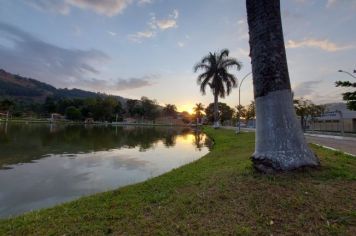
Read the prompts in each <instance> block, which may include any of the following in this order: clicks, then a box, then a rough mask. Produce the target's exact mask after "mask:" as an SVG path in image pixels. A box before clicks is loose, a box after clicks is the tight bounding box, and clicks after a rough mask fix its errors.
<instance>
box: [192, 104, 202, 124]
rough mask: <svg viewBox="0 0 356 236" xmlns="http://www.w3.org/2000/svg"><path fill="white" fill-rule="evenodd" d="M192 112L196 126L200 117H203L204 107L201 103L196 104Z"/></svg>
mask: <svg viewBox="0 0 356 236" xmlns="http://www.w3.org/2000/svg"><path fill="white" fill-rule="evenodd" d="M193 110H194V112H195V116H196V118H197V124H198V120H201V117H202V115H203V111H204V105H203V104H202V103H196V104H195V107H194V108H193ZM200 122H201V121H200Z"/></svg>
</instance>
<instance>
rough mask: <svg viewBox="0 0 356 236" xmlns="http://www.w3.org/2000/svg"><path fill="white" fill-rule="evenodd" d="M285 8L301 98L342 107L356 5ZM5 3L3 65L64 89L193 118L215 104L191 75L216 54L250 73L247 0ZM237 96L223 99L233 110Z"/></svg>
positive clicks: (354, 46) (0, 28)
mask: <svg viewBox="0 0 356 236" xmlns="http://www.w3.org/2000/svg"><path fill="white" fill-rule="evenodd" d="M281 4H282V21H283V27H284V37H285V38H284V39H285V44H286V50H287V59H288V65H289V72H290V79H291V83H292V89H293V91H294V93H295V96H296V97H304V98H306V99H310V100H312V101H313V102H315V103H316V104H320V103H332V102H342V96H341V93H342V92H343V91H344V89H341V88H336V87H335V85H334V82H335V81H336V80H348V77H347V76H346V75H344V74H342V73H338V72H337V71H338V70H339V69H343V70H346V71H353V69H354V67H355V64H353V63H352V60H353V59H354V57H353V55H354V54H355V51H356V41H354V39H355V38H356V32H352V31H351V30H350V29H352V26H353V25H355V24H356V14H355V12H356V1H354V0H350V1H340V0H339V1H336V0H325V1H307V0H290V1H282V3H281ZM0 5H1V7H0V13H1V14H0V32H1V34H0V54H1V55H3V56H2V57H1V58H0V67H1V68H3V69H4V70H6V71H8V72H10V73H14V74H20V75H22V76H24V77H30V78H33V79H36V80H39V81H41V82H45V83H48V84H50V85H52V86H55V87H56V88H78V89H83V90H88V91H93V92H101V93H106V94H112V95H118V96H122V97H125V98H130V99H139V98H140V97H142V96H146V97H149V98H151V99H156V100H157V101H158V102H159V104H160V105H164V104H175V105H176V106H177V108H178V110H179V111H183V110H187V111H188V112H189V111H190V110H191V109H192V107H193V106H194V104H195V103H198V102H202V103H204V104H205V105H206V104H210V103H211V102H212V101H213V97H212V95H211V94H210V91H209V92H208V93H207V95H205V96H202V95H201V94H200V91H199V87H198V85H197V84H196V77H197V74H194V73H193V69H192V68H193V66H194V64H195V63H197V62H198V61H199V60H200V59H201V58H202V57H203V56H205V55H206V54H208V52H210V51H218V50H220V49H223V48H228V49H230V52H231V54H230V55H231V56H232V57H235V58H237V59H238V60H239V61H241V62H242V63H243V68H242V70H241V71H239V72H236V71H235V72H234V73H235V74H236V75H237V77H238V79H241V78H242V77H243V76H245V75H246V74H247V73H248V72H250V70H251V66H250V58H249V56H248V52H249V45H248V30H247V23H246V13H245V12H246V8H245V2H244V1H238V2H237V1H233V0H215V1H214V0H210V1H208V2H207V1H194V3H191V2H189V4H187V2H186V1H180V2H173V1H163V0H138V1H127V0H110V1H107V2H105V3H95V2H92V1H88V0H75V1H74V0H73V1H67V0H58V1H52V2H49V1H42V0H41V1H33V0H30V1H27V2H23V1H20V0H15V1H8V2H5V1H4V2H1V3H0ZM211 16H213V17H211ZM207 26H208V27H207ZM325 26H327V27H325ZM351 39H353V41H352V40H351ZM311 62H312V63H311ZM237 90H238V89H237V88H235V89H234V90H233V91H232V94H231V95H230V96H228V97H227V98H226V99H220V102H225V103H227V104H228V105H229V106H231V107H235V106H236V105H237V102H238V91H237ZM241 92H242V94H241V99H242V102H241V103H242V105H247V104H248V103H250V101H251V100H253V87H252V81H251V78H248V79H247V80H246V81H245V82H244V84H243V86H242V89H241ZM182 94H184V96H182Z"/></svg>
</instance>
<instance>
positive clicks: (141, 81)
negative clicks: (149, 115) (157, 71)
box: [115, 76, 154, 91]
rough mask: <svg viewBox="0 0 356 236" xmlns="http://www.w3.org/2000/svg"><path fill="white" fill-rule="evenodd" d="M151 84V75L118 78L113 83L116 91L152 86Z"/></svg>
mask: <svg viewBox="0 0 356 236" xmlns="http://www.w3.org/2000/svg"><path fill="white" fill-rule="evenodd" d="M153 84H154V83H153V81H152V76H144V77H141V78H129V79H119V80H118V81H117V82H116V84H115V88H116V90H118V91H122V90H131V89H137V88H142V87H147V86H152V85H153Z"/></svg>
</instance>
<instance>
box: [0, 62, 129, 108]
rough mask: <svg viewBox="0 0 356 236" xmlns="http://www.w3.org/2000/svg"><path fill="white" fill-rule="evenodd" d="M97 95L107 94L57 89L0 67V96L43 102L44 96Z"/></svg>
mask: <svg viewBox="0 0 356 236" xmlns="http://www.w3.org/2000/svg"><path fill="white" fill-rule="evenodd" d="M98 96H107V95H105V94H102V93H94V92H90V91H85V90H81V89H75V88H74V89H57V88H55V87H53V86H52V85H49V84H46V83H43V82H40V81H38V80H35V79H31V78H25V77H22V76H19V75H14V74H11V73H9V72H6V71H5V70H2V69H0V98H10V99H15V100H20V101H21V100H23V101H27V102H29V101H33V102H44V101H45V100H46V97H54V98H71V99H73V98H80V99H84V98H90V97H98ZM115 97H117V99H118V100H120V101H121V102H122V101H124V100H126V99H125V98H123V97H120V96H115Z"/></svg>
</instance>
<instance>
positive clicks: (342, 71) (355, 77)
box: [337, 70, 356, 79]
mask: <svg viewBox="0 0 356 236" xmlns="http://www.w3.org/2000/svg"><path fill="white" fill-rule="evenodd" d="M337 72H341V73H345V74H348V75H349V76H351V77H353V78H354V79H356V76H354V75H352V74H351V73H350V72H347V71H344V70H338V71H337ZM354 73H356V70H354Z"/></svg>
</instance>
